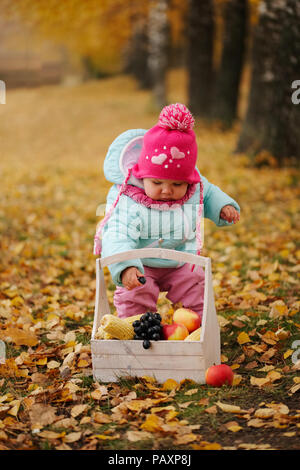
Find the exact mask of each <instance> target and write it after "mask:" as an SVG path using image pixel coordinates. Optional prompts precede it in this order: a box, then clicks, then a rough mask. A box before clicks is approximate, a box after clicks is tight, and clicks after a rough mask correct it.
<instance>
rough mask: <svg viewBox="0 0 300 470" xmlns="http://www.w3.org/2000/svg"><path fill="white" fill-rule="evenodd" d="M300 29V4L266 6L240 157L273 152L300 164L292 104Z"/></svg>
mask: <svg viewBox="0 0 300 470" xmlns="http://www.w3.org/2000/svg"><path fill="white" fill-rule="evenodd" d="M299 25H300V2H299V0H280V1H279V0H264V1H263V2H261V4H260V7H259V22H258V24H257V27H256V29H255V33H254V44H253V50H252V60H251V65H252V81H251V88H250V95H249V103H248V110H247V114H246V117H245V120H244V122H243V126H242V130H241V133H240V137H239V141H238V145H237V151H238V152H250V153H253V154H258V155H259V153H260V152H261V151H268V152H269V154H270V155H272V156H273V157H275V158H276V159H277V160H278V162H279V163H283V160H284V158H289V157H297V158H298V159H299V158H300V132H299V129H300V110H299V106H297V105H295V104H293V103H292V100H291V96H292V88H291V86H292V83H293V81H294V80H296V79H297V78H299V77H300V27H299ZM262 155H268V154H266V153H263V154H262ZM257 162H258V163H259V162H260V160H259V158H258V159H257Z"/></svg>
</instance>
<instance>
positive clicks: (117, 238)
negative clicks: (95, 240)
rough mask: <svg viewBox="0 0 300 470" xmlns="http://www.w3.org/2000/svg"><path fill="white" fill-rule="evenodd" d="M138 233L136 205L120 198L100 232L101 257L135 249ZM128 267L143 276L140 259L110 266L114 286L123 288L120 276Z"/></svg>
mask: <svg viewBox="0 0 300 470" xmlns="http://www.w3.org/2000/svg"><path fill="white" fill-rule="evenodd" d="M110 199H111V198H108V202H107V207H106V211H108V210H109V208H110V205H111V201H110ZM140 233H141V217H140V215H139V212H138V205H134V206H133V205H131V204H130V203H129V202H128V198H127V196H121V197H120V199H119V202H118V204H117V206H116V208H115V209H114V211H113V213H112V215H111V217H110V218H109V220H108V222H107V224H106V225H105V226H104V229H103V232H102V253H101V257H102V258H104V257H106V256H112V255H114V254H117V253H122V252H124V251H128V250H134V249H137V246H138V241H139V238H140ZM129 266H135V267H136V268H137V269H139V271H141V272H142V273H143V274H144V267H143V264H142V262H141V260H140V259H132V260H127V261H122V262H120V263H114V264H111V265H109V266H108V269H109V271H110V274H111V277H112V280H113V282H114V284H115V285H117V286H123V284H122V282H121V274H122V271H124V269H126V268H128V267H129Z"/></svg>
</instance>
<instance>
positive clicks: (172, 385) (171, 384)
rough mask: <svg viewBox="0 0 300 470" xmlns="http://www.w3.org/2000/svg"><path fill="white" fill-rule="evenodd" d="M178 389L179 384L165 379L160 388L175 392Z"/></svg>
mask: <svg viewBox="0 0 300 470" xmlns="http://www.w3.org/2000/svg"><path fill="white" fill-rule="evenodd" d="M179 387H180V385H179V383H178V382H176V380H173V379H167V380H166V381H165V382H164V383H163V386H162V390H177V389H178V388H179Z"/></svg>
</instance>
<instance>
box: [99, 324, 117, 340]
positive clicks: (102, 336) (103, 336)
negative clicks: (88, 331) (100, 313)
mask: <svg viewBox="0 0 300 470" xmlns="http://www.w3.org/2000/svg"><path fill="white" fill-rule="evenodd" d="M95 338H96V339H114V337H113V336H112V335H110V334H109V333H106V332H105V331H104V330H103V328H102V326H99V328H98V330H97V333H96V334H95Z"/></svg>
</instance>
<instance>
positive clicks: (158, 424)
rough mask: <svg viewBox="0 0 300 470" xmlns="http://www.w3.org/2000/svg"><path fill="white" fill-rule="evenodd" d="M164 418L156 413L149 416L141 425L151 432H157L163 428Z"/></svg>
mask: <svg viewBox="0 0 300 470" xmlns="http://www.w3.org/2000/svg"><path fill="white" fill-rule="evenodd" d="M163 423H164V422H163V419H162V418H160V417H159V416H157V415H155V414H150V415H148V416H147V418H146V420H145V422H144V423H143V424H142V425H141V429H144V430H145V431H149V432H156V431H161V430H162V425H163Z"/></svg>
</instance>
